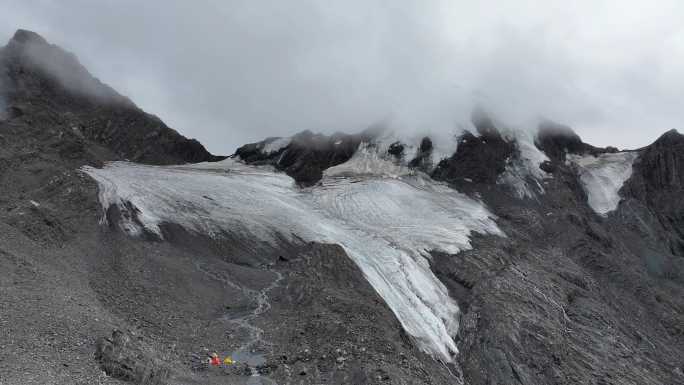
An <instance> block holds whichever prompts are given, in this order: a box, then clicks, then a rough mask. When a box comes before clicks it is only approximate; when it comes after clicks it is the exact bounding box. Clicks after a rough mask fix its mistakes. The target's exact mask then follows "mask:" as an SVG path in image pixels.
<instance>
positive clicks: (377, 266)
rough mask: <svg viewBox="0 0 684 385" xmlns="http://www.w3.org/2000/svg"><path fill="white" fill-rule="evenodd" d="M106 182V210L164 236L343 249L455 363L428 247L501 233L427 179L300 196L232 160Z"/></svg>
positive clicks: (266, 173)
mask: <svg viewBox="0 0 684 385" xmlns="http://www.w3.org/2000/svg"><path fill="white" fill-rule="evenodd" d="M84 170H85V172H87V173H88V174H89V175H91V176H92V177H93V178H94V179H96V180H97V181H98V182H99V184H100V199H101V201H102V204H103V206H104V208H105V209H107V208H108V207H110V206H111V205H116V206H118V207H119V209H120V210H121V211H122V212H124V213H125V212H132V211H133V210H132V207H134V208H135V210H136V211H137V214H136V216H137V221H134V220H132V219H131V220H127V219H125V216H124V221H123V223H122V227H124V228H125V229H128V230H129V231H130V232H132V233H133V234H135V233H139V232H140V231H141V230H142V229H140V228H139V227H137V226H138V224H137V223H140V224H142V226H144V228H145V229H147V230H148V231H152V232H155V233H157V234H158V235H159V236H161V235H162V234H161V230H160V228H159V225H160V224H161V223H163V222H172V223H177V224H180V225H182V226H184V227H185V228H187V229H188V230H191V231H197V232H200V233H205V234H210V235H216V236H218V234H224V233H228V234H231V235H234V236H243V237H249V238H250V239H253V238H255V237H256V238H258V239H259V240H263V241H266V242H270V243H272V244H273V245H274V246H276V242H277V240H278V235H280V236H285V237H292V238H293V237H294V236H297V237H300V238H302V239H304V240H306V241H316V242H323V243H337V244H339V245H341V246H342V247H343V248H344V249H345V251H346V252H347V254H348V255H349V256H350V257H351V258H352V259H353V260H354V261H355V262H356V264H357V265H358V266H359V267H360V269H361V270H362V271H363V273H364V275H365V276H366V278H367V279H368V281H369V282H370V284H371V285H372V286H373V287H374V288H375V290H376V291H377V292H378V293H379V294H380V296H381V297H382V298H383V299H384V300H385V301H386V303H387V305H388V306H389V307H390V309H392V311H393V312H394V313H395V314H396V316H397V318H398V319H399V321H400V322H401V324H402V325H403V327H404V328H405V330H406V331H407V333H408V334H410V335H411V336H413V337H414V338H415V340H416V341H417V344H418V346H419V347H420V348H421V349H423V350H424V351H426V352H428V353H431V354H432V355H434V356H435V357H436V358H439V359H441V360H444V361H447V362H448V361H451V360H452V359H453V354H455V353H456V352H457V348H456V345H455V343H454V341H453V339H452V337H453V336H454V335H455V334H456V333H457V330H458V315H459V309H458V305H457V304H456V302H455V301H454V300H453V299H451V298H450V297H449V294H448V292H447V289H446V287H445V286H444V285H443V284H442V283H441V282H440V281H439V280H438V279H437V278H436V277H435V276H434V274H433V273H432V271H431V270H430V267H429V263H428V258H430V256H429V254H428V251H429V250H440V251H443V252H446V253H457V252H459V251H461V250H464V249H468V248H470V241H469V235H470V233H471V232H473V231H475V232H480V233H490V234H497V235H503V233H502V232H501V231H500V230H499V229H498V227H497V226H496V224H495V223H494V221H493V219H492V215H491V214H490V213H489V212H488V211H487V210H486V209H485V208H484V207H483V206H482V205H481V204H480V203H479V202H477V201H475V200H472V199H470V198H468V197H467V196H465V195H463V194H460V193H458V192H456V191H454V190H453V189H450V188H448V187H446V186H445V185H442V184H438V183H435V182H434V181H432V180H430V179H427V178H424V177H422V176H420V175H416V176H407V177H404V178H379V177H359V178H355V179H352V178H335V177H326V178H324V179H323V180H322V182H321V184H319V185H317V186H315V187H312V188H308V189H298V188H297V187H295V186H294V184H293V181H292V179H291V178H290V177H288V176H286V175H284V174H279V173H275V172H273V171H271V170H270V169H265V168H256V167H250V166H245V165H243V164H241V163H237V162H235V161H233V160H226V161H223V162H220V163H204V164H199V165H191V166H176V167H158V166H156V167H155V166H143V165H137V164H132V163H125V162H115V163H111V164H108V165H107V166H106V167H105V168H103V169H95V168H85V169H84Z"/></svg>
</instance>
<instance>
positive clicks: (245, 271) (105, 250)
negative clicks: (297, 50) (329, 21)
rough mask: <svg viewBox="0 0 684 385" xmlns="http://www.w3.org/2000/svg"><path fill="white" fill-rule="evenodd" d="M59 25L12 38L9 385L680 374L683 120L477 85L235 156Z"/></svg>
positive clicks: (1, 53)
mask: <svg viewBox="0 0 684 385" xmlns="http://www.w3.org/2000/svg"><path fill="white" fill-rule="evenodd" d="M58 35H59V36H60V39H62V38H63V36H64V35H61V34H58ZM50 40H51V37H50V35H49V34H48V33H45V35H44V36H41V35H39V34H38V33H36V32H32V31H29V30H23V29H19V30H16V32H15V33H14V34H13V36H12V37H11V38H10V40H9V41H8V42H7V44H6V45H5V46H4V47H3V48H0V110H1V111H0V191H1V192H2V193H1V194H0V384H1V385H19V384H22V385H24V384H26V385H29V384H112V385H113V384H144V385H148V384H150V385H152V384H154V385H181V384H187V385H192V384H197V385H200V384H280V385H285V384H407V385H408V384H470V385H489V384H511V385H516V384H517V385H527V384H596V385H598V384H653V385H656V384H671V385H674V384H684V199H681V198H682V197H683V196H684V135H682V134H681V133H680V132H678V131H677V130H674V129H673V130H669V131H667V130H663V132H664V133H662V134H661V135H660V136H657V135H656V136H654V137H653V138H652V142H651V143H650V144H647V145H644V146H642V147H640V148H634V149H630V150H620V149H618V148H616V147H600V146H594V145H591V144H589V143H585V142H584V141H583V138H581V137H580V136H579V135H578V134H577V133H576V132H575V131H573V129H572V128H570V127H568V126H566V125H564V124H562V123H557V122H554V121H552V120H549V119H540V120H538V121H536V122H535V124H534V125H532V126H519V125H514V124H511V125H509V124H508V123H507V122H506V121H505V120H503V119H499V117H497V116H496V115H495V114H494V113H492V112H491V111H489V110H488V106H487V105H486V104H484V103H478V105H477V106H475V107H474V108H473V109H471V110H469V112H468V114H467V116H466V118H465V119H466V120H465V123H464V124H463V125H459V127H457V128H454V131H453V132H451V131H450V132H447V133H446V134H445V133H444V132H443V131H439V132H438V131H435V130H428V129H426V130H422V129H419V128H416V129H412V130H409V131H407V130H405V129H402V128H400V127H398V126H395V125H393V124H392V123H391V122H390V121H387V122H383V123H379V124H368V125H367V126H365V127H361V128H358V127H355V126H352V127H349V130H348V131H347V132H336V133H333V132H330V131H326V130H323V129H322V130H321V132H322V133H318V132H314V131H313V130H308V129H304V130H298V129H296V128H293V127H288V130H290V131H289V132H290V133H289V134H287V135H284V136H275V135H274V136H269V137H267V138H263V137H262V139H260V140H257V141H254V142H253V143H247V144H242V145H240V146H239V147H238V148H237V149H235V150H234V152H233V153H232V154H229V153H226V154H219V155H214V154H212V153H210V152H209V150H207V148H205V147H204V145H207V144H210V146H209V148H210V149H211V148H215V145H216V144H215V143H207V142H205V143H204V145H203V144H201V143H200V142H199V141H197V140H195V139H188V138H186V137H185V136H183V135H182V134H181V133H179V132H178V131H176V130H174V129H173V128H171V127H169V126H167V124H166V123H164V121H162V119H160V118H159V117H157V116H155V115H152V114H151V113H150V112H156V111H150V112H146V111H144V110H143V109H142V108H141V107H139V106H138V105H137V104H136V100H134V99H135V98H134V95H127V96H124V95H122V94H120V93H119V92H118V91H117V90H115V89H114V88H113V87H110V86H109V85H107V84H105V83H104V82H106V80H103V81H100V80H99V79H98V78H96V77H94V76H93V75H92V74H91V73H90V72H89V70H88V69H86V67H85V66H84V65H83V64H81V62H80V61H79V59H78V58H77V57H76V55H75V54H73V53H71V52H69V51H67V50H65V49H63V48H61V47H60V46H58V45H55V44H52V43H51V42H50ZM75 44H76V43H75ZM75 46H77V45H75ZM245 55H247V53H245ZM198 60H199V59H198ZM202 60H204V59H202ZM84 62H85V61H84ZM88 62H90V59H89V60H88ZM283 65H287V64H286V63H283ZM194 76H199V75H196V74H188V76H187V78H186V79H182V81H188V82H191V81H192V79H193V77H194ZM331 76H332V75H331ZM179 80H181V79H179ZM274 87H276V86H274ZM151 92H152V91H151ZM129 97H130V99H129ZM283 103H285V102H283ZM370 123H372V122H370ZM183 132H186V133H193V131H192V129H191V128H190V127H188V128H187V129H186V131H183ZM578 132H579V131H578ZM583 136H584V135H583ZM203 142H204V141H203ZM212 152H213V151H212Z"/></svg>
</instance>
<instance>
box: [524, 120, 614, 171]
mask: <svg viewBox="0 0 684 385" xmlns="http://www.w3.org/2000/svg"><path fill="white" fill-rule="evenodd" d="M535 144H536V145H537V147H538V148H539V149H540V150H542V151H544V153H546V155H547V156H548V157H549V158H550V159H552V160H554V161H559V162H563V161H565V155H566V154H567V153H571V154H584V153H593V152H601V151H600V149H597V148H596V147H594V146H591V145H589V144H586V143H584V142H583V141H582V138H580V137H579V135H577V134H576V133H575V131H573V130H572V128H570V127H568V126H564V125H562V124H559V123H556V122H552V121H550V120H545V121H543V122H541V123H540V124H539V130H538V132H537V137H536V140H535Z"/></svg>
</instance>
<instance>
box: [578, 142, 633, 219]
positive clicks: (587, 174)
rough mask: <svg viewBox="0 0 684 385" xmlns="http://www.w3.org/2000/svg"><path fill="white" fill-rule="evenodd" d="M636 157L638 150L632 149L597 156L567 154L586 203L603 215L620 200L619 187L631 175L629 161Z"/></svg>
mask: <svg viewBox="0 0 684 385" xmlns="http://www.w3.org/2000/svg"><path fill="white" fill-rule="evenodd" d="M637 157H638V153H637V152H633V151H632V152H617V153H607V154H601V155H599V156H593V155H586V156H581V155H573V154H568V156H567V159H568V162H570V163H572V164H574V165H575V167H576V168H577V171H578V174H579V177H580V182H581V184H582V187H583V188H584V191H585V192H586V194H587V200H588V203H589V206H590V207H591V208H592V209H593V210H594V211H595V212H596V213H598V214H600V215H602V216H606V215H608V213H609V212H611V211H613V210H615V209H616V208H617V206H618V204H619V203H620V195H619V191H620V189H621V188H622V185H623V184H624V183H625V182H626V181H627V179H629V177H630V176H632V164H633V163H634V161H635V160H636V158H637Z"/></svg>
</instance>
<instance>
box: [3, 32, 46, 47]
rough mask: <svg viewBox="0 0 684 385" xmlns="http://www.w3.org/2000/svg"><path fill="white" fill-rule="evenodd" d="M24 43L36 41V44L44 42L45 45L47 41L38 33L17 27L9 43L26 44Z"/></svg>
mask: <svg viewBox="0 0 684 385" xmlns="http://www.w3.org/2000/svg"><path fill="white" fill-rule="evenodd" d="M26 43H37V44H45V45H47V44H48V42H47V40H45V38H43V37H42V36H40V35H39V34H37V33H35V32H33V31H29V30H25V29H18V30H17V31H16V32H15V33H14V36H12V39H10V42H9V44H22V45H23V44H26Z"/></svg>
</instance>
